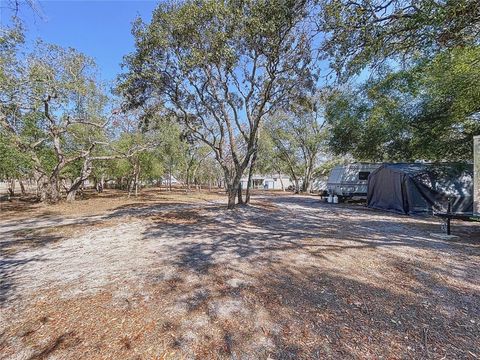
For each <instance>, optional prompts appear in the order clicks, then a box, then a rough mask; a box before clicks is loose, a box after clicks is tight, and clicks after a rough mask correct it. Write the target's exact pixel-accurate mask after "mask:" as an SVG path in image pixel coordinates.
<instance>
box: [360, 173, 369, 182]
mask: <svg viewBox="0 0 480 360" xmlns="http://www.w3.org/2000/svg"><path fill="white" fill-rule="evenodd" d="M368 175H370V171H360V172H359V173H358V180H368Z"/></svg>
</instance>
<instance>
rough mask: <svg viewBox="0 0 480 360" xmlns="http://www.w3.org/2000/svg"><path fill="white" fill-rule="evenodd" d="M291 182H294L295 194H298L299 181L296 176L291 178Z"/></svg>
mask: <svg viewBox="0 0 480 360" xmlns="http://www.w3.org/2000/svg"><path fill="white" fill-rule="evenodd" d="M293 182H294V184H295V194H299V193H300V185H299V182H298V178H296V177H295V178H294V179H293Z"/></svg>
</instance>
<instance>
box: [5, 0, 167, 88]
mask: <svg viewBox="0 0 480 360" xmlns="http://www.w3.org/2000/svg"><path fill="white" fill-rule="evenodd" d="M6 1H7V0H0V11H1V14H0V19H1V23H2V25H8V24H9V21H10V20H9V18H10V16H11V11H10V10H8V9H6V6H5V5H6ZM38 3H39V5H40V7H41V13H42V14H43V19H42V18H39V17H38V16H34V15H33V12H32V11H31V10H30V9H28V8H25V7H23V8H22V9H20V10H21V13H20V17H21V19H22V20H23V21H24V24H25V27H26V35H27V42H28V43H29V44H32V43H33V42H34V41H35V40H36V39H37V38H41V39H42V40H43V41H45V42H48V43H53V44H57V45H61V46H64V47H67V46H69V47H73V48H75V49H77V50H79V51H81V52H83V53H84V54H86V55H88V56H91V57H93V58H94V59H95V60H96V62H97V65H98V67H99V70H100V73H101V77H102V80H105V81H111V80H114V79H115V76H116V75H117V74H118V73H119V72H120V70H121V68H120V63H121V61H122V57H123V56H124V55H126V54H127V53H129V52H131V51H132V50H133V48H134V46H133V45H134V42H133V37H132V35H131V33H130V30H131V27H132V21H133V20H134V19H135V18H136V17H137V15H140V16H141V17H142V18H143V19H145V20H147V21H150V18H151V14H152V11H153V9H154V8H155V7H156V5H157V3H158V2H157V1H144V0H139V1H132V0H128V1H122V0H116V1H110V0H90V1H79V0H62V1H56V0H50V1H42V0H40V1H38Z"/></svg>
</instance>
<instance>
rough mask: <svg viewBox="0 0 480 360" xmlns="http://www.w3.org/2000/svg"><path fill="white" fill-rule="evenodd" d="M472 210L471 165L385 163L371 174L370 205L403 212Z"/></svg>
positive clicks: (369, 184)
mask: <svg viewBox="0 0 480 360" xmlns="http://www.w3.org/2000/svg"><path fill="white" fill-rule="evenodd" d="M449 198H451V199H452V209H451V210H452V212H454V213H462V214H464V213H467V214H468V213H472V211H473V166H472V165H470V164H422V163H413V164H405V163H402V164H383V165H382V166H381V167H379V168H378V169H377V170H375V171H373V172H372V173H371V174H370V176H369V177H368V191H367V205H368V207H370V208H374V209H381V210H387V211H392V212H396V213H400V214H411V215H413V214H422V213H431V212H432V210H436V211H446V210H447V206H448V199H449Z"/></svg>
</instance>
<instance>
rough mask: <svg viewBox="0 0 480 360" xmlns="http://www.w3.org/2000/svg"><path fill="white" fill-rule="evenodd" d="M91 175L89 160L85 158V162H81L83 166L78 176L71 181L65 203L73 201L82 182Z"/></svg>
mask: <svg viewBox="0 0 480 360" xmlns="http://www.w3.org/2000/svg"><path fill="white" fill-rule="evenodd" d="M91 173H92V164H91V160H90V159H89V158H85V160H84V161H83V166H82V170H81V173H80V176H79V177H77V178H76V179H74V180H73V181H72V184H71V185H70V188H69V189H68V190H67V201H74V200H75V198H76V196H77V192H78V190H79V189H80V187H81V186H82V184H83V182H84V181H85V180H87V179H88V177H89V176H90V174H91Z"/></svg>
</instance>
